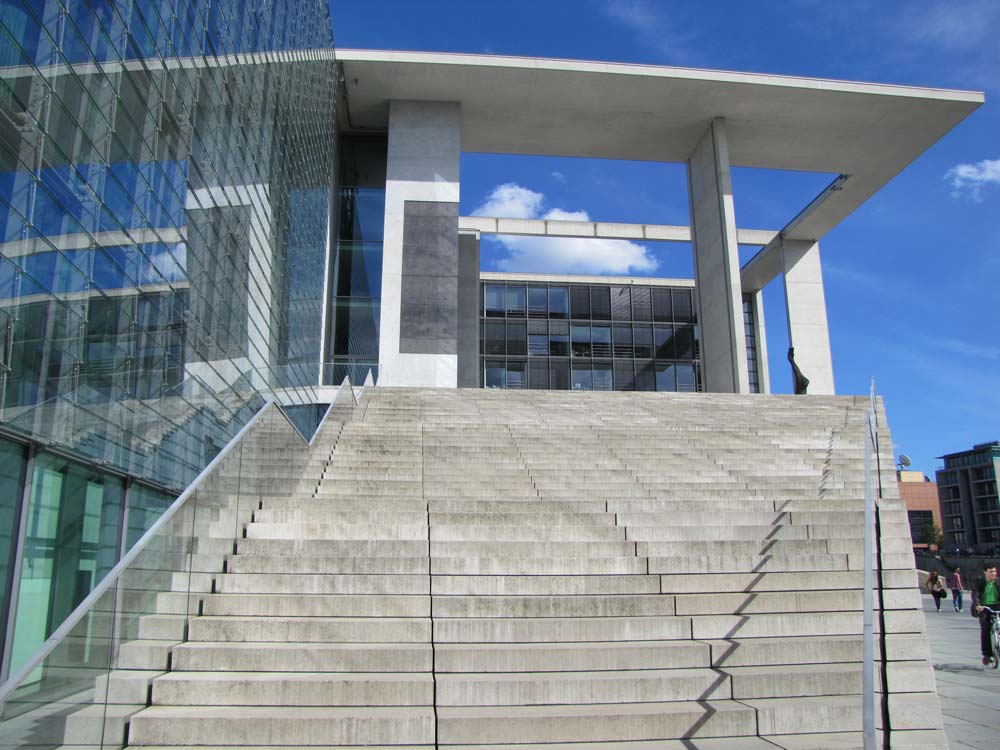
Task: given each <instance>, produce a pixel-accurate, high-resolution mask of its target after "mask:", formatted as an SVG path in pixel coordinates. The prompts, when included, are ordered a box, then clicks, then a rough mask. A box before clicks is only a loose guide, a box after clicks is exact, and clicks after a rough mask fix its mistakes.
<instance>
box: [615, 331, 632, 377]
mask: <svg viewBox="0 0 1000 750" xmlns="http://www.w3.org/2000/svg"><path fill="white" fill-rule="evenodd" d="M614 334H615V341H614V353H615V357H629V358H631V357H632V326H614ZM629 367H631V365H629Z"/></svg>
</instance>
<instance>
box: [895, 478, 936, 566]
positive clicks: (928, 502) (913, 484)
mask: <svg viewBox="0 0 1000 750" xmlns="http://www.w3.org/2000/svg"><path fill="white" fill-rule="evenodd" d="M896 481H897V483H898V484H899V496H900V497H901V498H903V500H904V501H905V502H906V515H907V517H908V518H909V521H910V539H912V540H913V548H914V549H926V548H927V547H929V546H930V545H929V543H928V536H927V534H928V532H929V531H930V528H931V525H932V524H937V526H938V528H943V527H942V526H941V503H940V501H939V500H938V486H937V482H932V481H930V480H929V479H928V478H927V477H926V476H925V475H924V473H923V472H922V471H897V472H896Z"/></svg>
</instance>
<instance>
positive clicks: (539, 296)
mask: <svg viewBox="0 0 1000 750" xmlns="http://www.w3.org/2000/svg"><path fill="white" fill-rule="evenodd" d="M548 314H549V291H548V289H546V288H545V287H544V286H529V287H528V316H529V317H532V318H545V317H547V316H548Z"/></svg>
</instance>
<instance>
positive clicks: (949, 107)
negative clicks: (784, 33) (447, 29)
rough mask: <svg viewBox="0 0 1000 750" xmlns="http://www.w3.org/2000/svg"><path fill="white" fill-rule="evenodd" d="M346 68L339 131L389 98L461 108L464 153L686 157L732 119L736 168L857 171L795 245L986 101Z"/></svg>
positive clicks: (638, 70)
mask: <svg viewBox="0 0 1000 750" xmlns="http://www.w3.org/2000/svg"><path fill="white" fill-rule="evenodd" d="M337 59H338V61H339V63H340V64H341V65H342V66H343V71H344V81H345V92H346V100H347V106H346V110H347V112H346V114H345V113H343V112H342V114H341V116H342V117H344V116H346V117H348V118H349V122H342V125H343V126H344V127H346V128H349V129H361V130H364V129H384V128H386V127H387V125H388V102H389V101H390V100H393V99H407V100H418V101H454V102H460V103H461V105H462V150H463V151H474V152H488V153H510V154H538V155H548V156H577V157H591V158H605V159H634V160H643V161H663V162H684V161H686V160H687V158H688V156H689V155H690V153H691V151H692V150H693V149H694V147H695V145H696V144H697V142H698V140H699V139H700V138H701V137H702V135H703V134H704V133H705V130H706V128H707V127H708V125H709V123H710V122H711V121H712V119H713V118H716V117H722V118H725V120H726V132H727V135H728V140H729V156H730V161H731V163H732V164H733V165H734V166H746V167H761V168H770V169H784V170H797V171H809V172H821V173H829V174H832V175H848V176H849V178H848V179H846V180H843V181H841V182H840V183H839V184H838V185H837V189H836V190H830V191H828V192H827V193H826V194H825V195H824V196H823V200H821V201H818V202H814V204H813V205H811V206H810V207H809V210H808V211H806V212H804V213H803V214H801V215H800V216H799V217H797V218H796V220H795V222H794V223H793V225H791V226H789V227H788V232H787V234H786V236H787V237H789V238H792V239H812V240H818V239H820V238H821V237H822V236H823V235H825V234H826V233H827V232H828V231H829V230H830V229H832V228H833V227H834V226H836V225H837V224H838V223H839V222H840V221H842V220H843V219H844V218H845V217H846V216H847V215H848V214H850V213H851V212H852V211H853V210H854V209H855V208H857V207H858V206H859V205H860V204H861V203H863V202H864V201H865V200H867V199H868V198H869V197H870V196H871V195H872V194H873V193H875V192H876V191H877V190H878V189H879V188H881V187H882V186H883V185H885V184H886V183H887V182H888V181H889V180H890V179H892V178H893V177H894V176H895V175H896V174H898V173H899V172H900V171H901V170H902V169H903V168H904V167H906V166H907V165H908V164H909V163H910V162H912V161H913V160H914V159H915V158H917V157H918V156H919V155H920V154H921V153H923V152H924V151H925V150H927V149H928V148H929V147H930V146H931V145H932V144H934V143H935V142H936V141H937V140H938V139H940V138H941V137H942V136H943V135H945V133H947V132H948V131H949V130H951V129H952V128H953V127H955V126H956V125H957V124H958V123H959V122H961V121H962V120H963V119H964V118H965V117H967V116H968V115H969V114H970V113H971V112H973V111H974V110H975V109H976V108H977V107H978V106H979V105H981V104H982V103H983V101H984V96H983V94H982V93H980V92H974V91H951V90H942V89H929V88H915V87H908V86H890V85H882V84H868V83H853V82H846V81H831V80H821V79H814V78H795V77H788V76H777V75H761V74H753V73H733V72H723V71H711V70H694V69H687V68H671V67H660V66H652V65H632V64H623V63H602V62H582V61H575V60H549V59H539V58H518V57H499V56H489V55H464V54H451V53H427V52H395V51H379V50H350V49H348V50H338V51H337ZM342 109H344V108H342ZM808 200H809V197H806V198H805V199H804V200H803V203H804V204H805V203H808ZM736 201H737V204H738V203H739V196H736ZM650 218H654V217H650Z"/></svg>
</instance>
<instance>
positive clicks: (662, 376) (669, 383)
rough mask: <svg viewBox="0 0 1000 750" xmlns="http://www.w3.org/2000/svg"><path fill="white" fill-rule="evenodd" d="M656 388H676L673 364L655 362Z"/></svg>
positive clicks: (672, 389) (665, 389) (659, 389)
mask: <svg viewBox="0 0 1000 750" xmlns="http://www.w3.org/2000/svg"><path fill="white" fill-rule="evenodd" d="M656 390H658V391H676V390H677V376H676V374H675V367H674V365H673V364H671V363H669V362H657V363H656Z"/></svg>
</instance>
